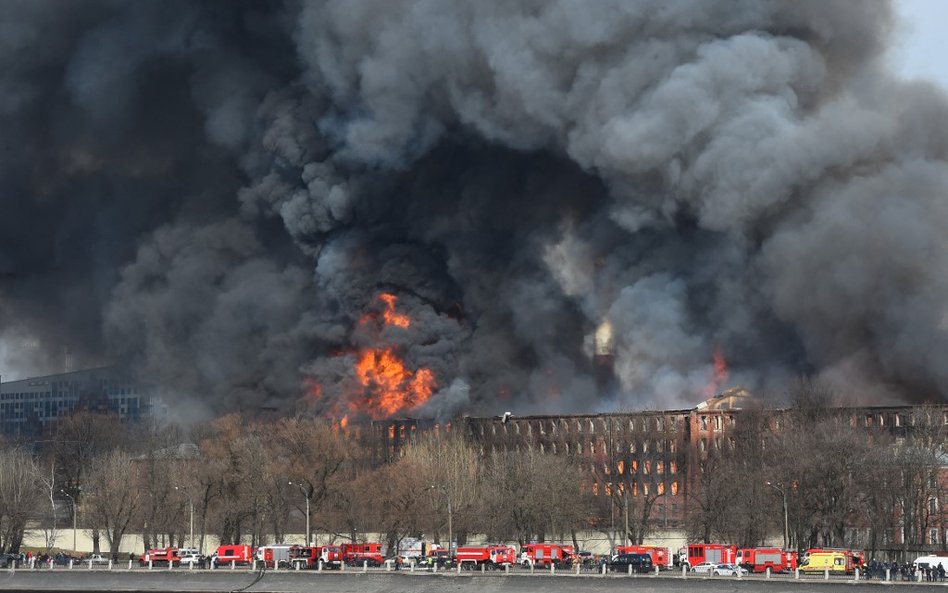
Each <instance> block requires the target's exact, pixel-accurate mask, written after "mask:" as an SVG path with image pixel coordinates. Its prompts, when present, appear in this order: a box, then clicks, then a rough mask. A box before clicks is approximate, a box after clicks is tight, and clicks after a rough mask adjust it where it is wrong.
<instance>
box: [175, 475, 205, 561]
mask: <svg viewBox="0 0 948 593" xmlns="http://www.w3.org/2000/svg"><path fill="white" fill-rule="evenodd" d="M174 489H175V490H183V491H184V493H185V494H187V495H188V511H189V512H190V513H189V514H190V530H189V532H188V543H189V544H190V545H191V547H192V548H193V547H194V500H193V499H192V498H191V491H190V490H188V489H186V488H179V487H178V486H175V487H174ZM201 553H203V550H201Z"/></svg>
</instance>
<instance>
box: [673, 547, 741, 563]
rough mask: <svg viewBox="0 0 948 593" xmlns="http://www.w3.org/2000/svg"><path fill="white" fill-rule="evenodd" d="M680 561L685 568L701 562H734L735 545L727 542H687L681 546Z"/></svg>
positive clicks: (735, 557) (735, 554)
mask: <svg viewBox="0 0 948 593" xmlns="http://www.w3.org/2000/svg"><path fill="white" fill-rule="evenodd" d="M681 554H682V558H681V562H682V564H684V565H685V566H686V567H687V568H689V569H690V568H691V567H692V566H697V565H698V564H701V563H702V562H713V563H715V564H734V562H735V560H737V546H733V545H727V544H688V546H687V547H686V548H682V552H681Z"/></svg>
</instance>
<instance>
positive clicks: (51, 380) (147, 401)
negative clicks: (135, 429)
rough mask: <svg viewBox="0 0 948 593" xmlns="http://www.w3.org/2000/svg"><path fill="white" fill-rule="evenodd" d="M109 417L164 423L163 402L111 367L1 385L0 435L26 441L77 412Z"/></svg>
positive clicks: (165, 413)
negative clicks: (152, 420) (25, 439)
mask: <svg viewBox="0 0 948 593" xmlns="http://www.w3.org/2000/svg"><path fill="white" fill-rule="evenodd" d="M80 409H86V410H91V411H96V412H111V413H114V414H116V415H117V416H118V417H119V418H120V419H121V420H122V421H123V422H138V421H140V420H142V419H144V418H152V417H165V416H167V413H168V410H167V406H165V405H164V404H163V403H162V402H161V400H160V399H159V398H157V397H153V396H151V395H149V394H148V393H146V392H144V391H143V390H141V389H140V388H139V386H138V385H136V384H135V382H134V381H132V380H131V379H129V378H128V376H127V375H126V374H125V373H123V372H122V371H120V370H119V369H117V368H115V367H104V368H98V369H88V370H82V371H74V372H71V373H61V374H58V375H47V376H45V377H31V378H29V379H21V380H18V381H8V382H2V381H0V434H2V435H4V436H8V437H15V438H16V437H19V438H30V437H38V436H41V435H43V434H44V433H45V431H46V430H47V428H49V427H50V425H51V424H53V423H54V422H55V421H56V420H57V419H59V418H62V417H63V416H66V415H68V414H70V413H72V412H73V411H75V410H80Z"/></svg>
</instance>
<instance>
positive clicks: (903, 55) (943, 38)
mask: <svg viewBox="0 0 948 593" xmlns="http://www.w3.org/2000/svg"><path fill="white" fill-rule="evenodd" d="M896 6H897V8H898V10H899V12H900V13H901V15H902V19H903V21H904V25H903V28H902V30H901V31H899V32H898V38H899V41H898V42H897V43H896V44H895V46H894V47H893V50H892V53H891V55H890V59H891V60H892V66H893V69H895V70H896V71H898V72H901V73H903V75H904V76H905V78H909V79H911V78H923V79H929V80H932V81H934V82H937V83H938V84H940V85H941V86H942V87H943V88H945V89H948V64H946V61H945V55H946V48H948V0H899V1H898V3H897V4H896Z"/></svg>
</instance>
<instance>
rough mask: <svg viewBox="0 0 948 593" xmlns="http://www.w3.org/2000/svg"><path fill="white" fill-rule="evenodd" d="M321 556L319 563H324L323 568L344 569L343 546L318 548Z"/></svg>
mask: <svg viewBox="0 0 948 593" xmlns="http://www.w3.org/2000/svg"><path fill="white" fill-rule="evenodd" d="M316 549H317V551H318V554H319V560H318V561H317V562H322V563H323V568H341V567H342V547H341V546H319V547H318V548H316Z"/></svg>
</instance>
